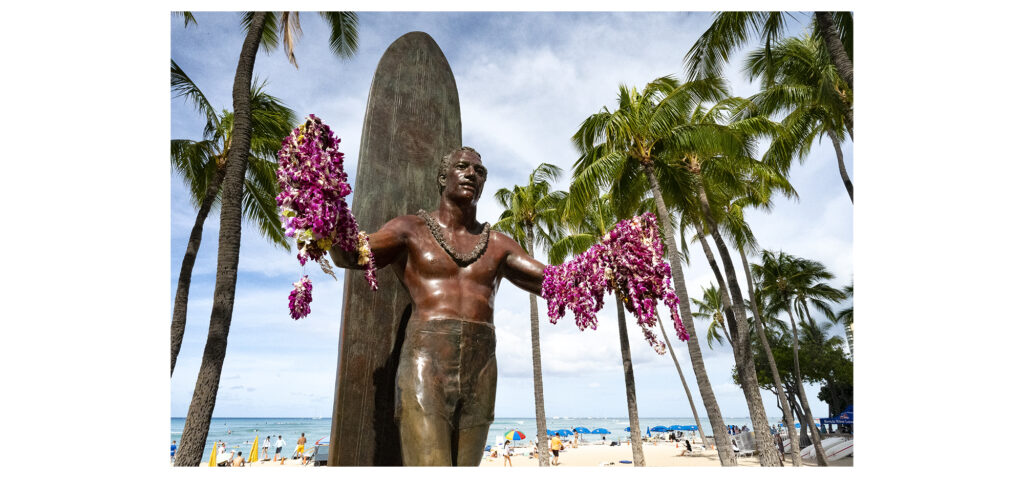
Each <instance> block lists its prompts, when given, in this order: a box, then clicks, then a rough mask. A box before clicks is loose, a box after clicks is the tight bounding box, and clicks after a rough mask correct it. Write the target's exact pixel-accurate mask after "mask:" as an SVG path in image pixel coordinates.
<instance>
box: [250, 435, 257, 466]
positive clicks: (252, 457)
mask: <svg viewBox="0 0 1024 478" xmlns="http://www.w3.org/2000/svg"><path fill="white" fill-rule="evenodd" d="M259 460H260V436H259V435H256V439H255V440H253V441H252V449H250V450H249V460H248V462H249V463H256V462H257V461H259Z"/></svg>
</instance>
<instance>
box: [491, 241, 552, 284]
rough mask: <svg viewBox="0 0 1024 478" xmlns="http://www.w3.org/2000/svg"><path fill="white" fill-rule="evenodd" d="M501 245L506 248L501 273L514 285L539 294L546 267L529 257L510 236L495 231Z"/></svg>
mask: <svg viewBox="0 0 1024 478" xmlns="http://www.w3.org/2000/svg"><path fill="white" fill-rule="evenodd" d="M497 235H498V238H499V240H498V241H496V242H500V243H501V244H502V245H505V247H507V248H508V254H507V255H506V256H505V262H504V270H503V275H504V276H505V277H506V278H508V280H510V281H512V283H513V284H515V285H516V287H519V288H520V289H523V290H525V291H527V292H531V293H533V294H536V295H540V290H541V285H542V284H543V283H544V268H545V267H547V266H545V265H544V264H543V263H541V262H540V261H538V260H536V259H534V258H533V257H530V254H528V253H527V252H526V251H524V250H523V248H522V247H519V244H518V243H516V241H513V240H512V239H511V238H510V237H508V236H506V235H504V234H501V233H497Z"/></svg>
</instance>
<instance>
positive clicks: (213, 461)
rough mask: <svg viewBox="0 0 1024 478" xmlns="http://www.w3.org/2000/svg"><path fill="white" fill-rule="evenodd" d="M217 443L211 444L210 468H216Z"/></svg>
mask: <svg viewBox="0 0 1024 478" xmlns="http://www.w3.org/2000/svg"><path fill="white" fill-rule="evenodd" d="M217 443H219V442H213V452H211V453H210V466H217Z"/></svg>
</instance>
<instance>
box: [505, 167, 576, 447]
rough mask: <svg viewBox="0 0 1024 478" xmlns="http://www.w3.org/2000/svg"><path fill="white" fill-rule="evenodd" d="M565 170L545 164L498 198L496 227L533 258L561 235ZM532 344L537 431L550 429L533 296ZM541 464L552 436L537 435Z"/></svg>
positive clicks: (538, 321) (535, 305)
mask: <svg viewBox="0 0 1024 478" xmlns="http://www.w3.org/2000/svg"><path fill="white" fill-rule="evenodd" d="M561 175H562V169H561V168H559V167H558V166H554V165H551V164H547V163H541V165H539V166H537V168H536V169H534V170H533V171H532V172H530V178H529V180H528V181H527V182H526V185H525V186H514V187H513V188H512V189H511V190H509V189H507V188H501V189H499V190H498V191H497V192H496V193H495V194H494V197H495V199H497V200H498V203H499V204H501V207H502V208H504V209H505V211H504V212H502V213H501V217H500V218H499V219H498V222H496V223H494V228H495V229H497V230H499V231H502V232H504V233H506V234H508V235H509V236H511V237H512V238H513V239H515V240H516V242H518V243H519V244H520V245H521V246H523V248H524V249H526V250H527V252H529V253H530V257H533V247H534V244H542V245H544V246H545V247H549V246H550V244H551V242H552V239H553V238H554V237H556V236H557V235H558V234H559V233H560V229H561V227H562V225H561V223H560V222H559V219H560V210H559V208H558V206H559V204H560V203H561V202H564V200H565V194H566V193H565V192H564V191H551V182H553V181H557V180H558V177H559V176H561ZM530 341H531V346H532V351H533V399H534V405H535V408H536V411H537V430H547V428H548V427H547V419H546V418H545V415H544V382H543V379H542V377H543V374H542V373H541V362H540V319H539V314H538V313H537V296H535V295H533V294H530ZM537 440H538V442H537V451H538V453H539V456H538V460H537V461H538V464H539V465H540V466H548V442H547V440H548V437H547V434H546V433H539V434H538V436H537Z"/></svg>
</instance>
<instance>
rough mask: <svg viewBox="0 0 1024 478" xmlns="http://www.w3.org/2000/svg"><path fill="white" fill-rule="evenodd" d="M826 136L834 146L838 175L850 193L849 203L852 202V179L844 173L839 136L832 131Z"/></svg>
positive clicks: (844, 167)
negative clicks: (837, 161) (837, 162)
mask: <svg viewBox="0 0 1024 478" xmlns="http://www.w3.org/2000/svg"><path fill="white" fill-rule="evenodd" d="M828 137H829V138H830V139H832V146H834V147H835V148H836V159H838V160H839V176H841V177H842V178H843V184H845V185H846V192H848V193H850V203H851V204H853V181H851V180H850V175H849V174H847V173H846V164H845V163H843V149H842V148H841V147H840V143H839V137H838V136H836V134H835V133H833V132H832V131H829V132H828Z"/></svg>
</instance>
